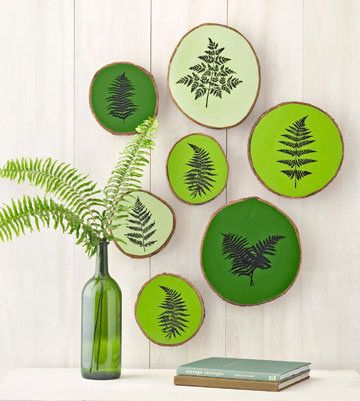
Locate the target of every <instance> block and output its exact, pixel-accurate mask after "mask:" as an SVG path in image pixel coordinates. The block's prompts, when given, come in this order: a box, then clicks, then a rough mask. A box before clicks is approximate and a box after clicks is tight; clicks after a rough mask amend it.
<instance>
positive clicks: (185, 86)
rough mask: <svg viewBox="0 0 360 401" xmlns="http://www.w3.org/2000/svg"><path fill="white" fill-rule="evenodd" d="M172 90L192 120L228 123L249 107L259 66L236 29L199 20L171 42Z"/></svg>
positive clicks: (257, 84)
mask: <svg viewBox="0 0 360 401" xmlns="http://www.w3.org/2000/svg"><path fill="white" fill-rule="evenodd" d="M168 84H169V88H170V92H171V95H172V97H173V99H174V101H175V103H176V104H177V106H178V107H179V108H180V110H181V111H182V112H183V113H185V114H186V115H187V116H188V117H189V118H191V119H192V120H193V121H195V122H197V123H198V124H201V125H203V126H205V127H211V128H219V129H220V128H229V127H233V126H235V125H237V124H239V123H240V122H241V121H243V120H244V119H245V118H246V117H247V115H248V114H249V113H250V111H251V110H252V108H253V106H254V104H255V101H256V99H257V96H258V93H259V87H260V66H259V61H258V58H257V56H256V53H255V51H254V49H253V47H252V46H251V44H250V42H249V41H248V40H247V39H246V38H245V37H244V36H243V35H242V34H241V33H240V32H238V31H237V30H235V29H234V28H230V27H228V26H225V25H220V24H210V23H209V24H203V25H200V26H197V27H195V28H193V29H192V30H191V31H189V32H188V33H187V34H186V35H185V36H184V37H183V38H182V39H181V40H180V42H179V44H178V45H177V46H176V48H175V51H174V53H173V55H172V57H171V60H170V63H169V71H168Z"/></svg>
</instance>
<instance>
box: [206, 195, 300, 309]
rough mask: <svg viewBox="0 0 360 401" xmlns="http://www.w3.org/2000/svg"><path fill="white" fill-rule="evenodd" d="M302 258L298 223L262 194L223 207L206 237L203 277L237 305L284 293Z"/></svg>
mask: <svg viewBox="0 0 360 401" xmlns="http://www.w3.org/2000/svg"><path fill="white" fill-rule="evenodd" d="M300 259H301V250H300V239H299V235H298V231H297V229H296V227H295V225H294V223H293V222H292V221H291V220H290V218H289V217H288V216H286V215H285V214H284V213H283V212H282V211H281V210H279V209H278V208H276V207H275V206H274V205H272V204H270V203H268V202H265V201H263V200H261V199H258V198H246V199H240V200H238V201H235V202H232V203H229V204H227V205H226V206H224V207H222V208H221V209H220V210H218V211H217V212H216V213H215V214H214V215H213V216H212V218H211V220H210V222H209V224H208V226H207V228H206V230H205V233H204V237H203V242H202V250H201V264H202V268H203V273H204V275H205V278H206V280H207V281H208V283H209V285H210V287H211V288H212V289H213V290H214V291H215V292H216V293H217V294H218V295H219V296H220V297H221V298H223V299H224V300H225V301H228V302H230V303H233V304H236V305H243V306H247V305H256V304H261V303H264V302H268V301H271V300H273V299H275V298H277V297H279V296H280V295H282V294H284V293H285V292H286V291H287V290H288V289H289V288H290V286H291V285H292V284H293V282H294V281H295V279H296V277H297V274H298V271H299V268H300Z"/></svg>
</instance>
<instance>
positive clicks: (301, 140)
mask: <svg viewBox="0 0 360 401" xmlns="http://www.w3.org/2000/svg"><path fill="white" fill-rule="evenodd" d="M307 118H308V116H304V117H302V118H300V119H299V120H296V121H295V122H294V123H292V124H291V125H290V126H289V127H287V128H286V129H285V130H286V131H287V132H288V133H287V134H282V135H281V136H282V137H284V138H286V139H287V141H285V140H281V141H278V142H279V143H281V144H282V145H285V147H286V148H282V149H278V152H281V153H285V154H287V155H290V156H291V157H292V159H285V160H284V159H281V160H278V161H277V162H278V163H282V164H286V165H287V166H289V167H290V169H288V170H281V172H282V173H283V174H285V175H287V176H288V177H289V178H290V179H291V180H294V186H295V188H296V187H297V182H298V181H300V180H301V179H302V178H304V177H306V176H307V175H310V174H312V173H311V171H306V170H301V169H300V168H301V167H302V166H304V165H306V164H310V163H315V162H316V161H317V160H316V159H310V158H303V159H302V158H301V157H302V156H304V155H306V154H309V153H316V150H314V149H307V148H305V149H303V148H304V147H307V146H308V145H310V144H312V143H313V142H315V139H311V138H313V135H312V133H311V130H310V129H309V128H308V127H307V126H306V119H307Z"/></svg>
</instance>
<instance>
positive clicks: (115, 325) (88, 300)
mask: <svg viewBox="0 0 360 401" xmlns="http://www.w3.org/2000/svg"><path fill="white" fill-rule="evenodd" d="M108 244H109V243H108V242H106V241H102V242H100V243H99V245H98V249H97V254H96V269H95V274H94V276H93V277H92V278H91V279H90V280H89V281H88V282H87V283H86V284H85V287H84V289H83V291H82V311H81V312H82V327H81V374H82V376H83V377H84V378H86V379H95V380H109V379H118V378H119V377H120V374H121V306H122V300H121V290H120V288H119V286H118V284H117V283H116V281H115V280H114V279H113V278H112V277H110V275H109V272H108Z"/></svg>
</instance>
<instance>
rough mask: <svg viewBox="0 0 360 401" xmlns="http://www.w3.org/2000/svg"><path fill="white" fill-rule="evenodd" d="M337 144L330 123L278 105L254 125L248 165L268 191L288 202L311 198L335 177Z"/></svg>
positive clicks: (308, 109)
mask: <svg viewBox="0 0 360 401" xmlns="http://www.w3.org/2000/svg"><path fill="white" fill-rule="evenodd" d="M343 151H344V150H343V141H342V136H341V133H340V130H339V128H338V126H337V125H336V123H335V121H334V120H333V119H332V118H331V117H330V116H329V115H328V114H327V113H325V112H324V111H322V110H320V109H319V108H317V107H315V106H312V105H310V104H306V103H298V102H290V103H281V104H279V105H278V106H275V107H273V108H272V109H270V110H268V111H267V112H266V113H264V114H263V115H262V116H261V117H260V118H259V120H258V121H257V122H256V123H255V125H254V127H253V130H252V134H251V136H250V140H249V148H248V152H249V160H250V163H251V165H252V168H253V170H254V172H255V174H256V176H257V177H258V179H259V180H260V181H261V182H262V183H263V184H264V185H265V186H266V187H267V188H269V189H270V190H271V191H273V192H275V193H277V194H279V195H283V196H287V197H292V198H300V197H306V196H309V195H312V194H314V193H316V192H319V191H320V190H321V189H323V188H324V187H326V186H327V185H328V184H329V183H330V182H331V181H332V180H333V178H334V177H335V176H336V174H337V172H338V171H339V169H340V166H341V163H342V159H343Z"/></svg>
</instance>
